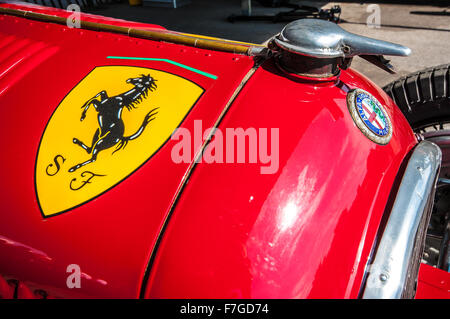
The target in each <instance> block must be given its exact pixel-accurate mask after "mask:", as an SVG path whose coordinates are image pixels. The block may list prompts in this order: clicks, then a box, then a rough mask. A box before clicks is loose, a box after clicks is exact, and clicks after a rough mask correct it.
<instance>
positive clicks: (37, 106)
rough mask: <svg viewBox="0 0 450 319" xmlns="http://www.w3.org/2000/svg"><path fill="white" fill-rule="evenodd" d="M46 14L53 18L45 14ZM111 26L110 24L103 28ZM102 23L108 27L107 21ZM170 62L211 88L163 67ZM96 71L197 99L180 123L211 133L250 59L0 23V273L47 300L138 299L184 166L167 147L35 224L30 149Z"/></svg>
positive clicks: (23, 22) (2, 18)
mask: <svg viewBox="0 0 450 319" xmlns="http://www.w3.org/2000/svg"><path fill="white" fill-rule="evenodd" d="M50 11H51V12H53V9H52V10H50ZM110 22H111V21H110ZM111 23H112V22H111ZM107 56H135V57H151V58H164V59H171V60H174V61H177V62H180V63H183V64H185V65H188V66H190V67H193V68H197V69H199V70H202V71H204V72H208V73H211V74H214V75H217V76H218V79H217V80H213V79H211V78H207V77H205V76H202V75H200V74H198V73H194V72H191V71H188V70H186V69H183V68H180V67H177V66H174V65H171V64H168V63H163V62H155V61H127V60H111V59H107V58H106V57H107ZM97 65H134V66H143V67H149V68H156V69H161V70H165V71H168V72H171V73H174V74H177V75H180V76H183V77H185V78H187V79H189V80H191V81H194V82H196V83H197V84H198V85H200V86H202V87H203V88H204V89H205V90H206V92H205V93H204V95H203V96H202V98H201V99H200V100H199V101H198V103H197V105H196V106H195V107H194V109H193V110H192V111H191V113H190V114H189V115H188V116H187V117H186V119H185V121H184V122H183V124H182V127H186V128H189V129H191V128H192V125H193V120H194V119H202V120H203V122H204V123H205V125H209V126H212V125H213V123H214V122H215V121H216V119H217V117H218V115H219V114H220V112H221V111H222V109H223V107H224V105H225V103H226V102H227V101H228V99H229V98H230V96H231V95H232V93H233V92H234V90H235V88H236V87H237V86H238V85H239V83H240V82H241V79H242V78H243V77H244V75H245V74H246V73H247V71H248V70H249V69H250V68H251V67H252V66H253V60H252V59H251V58H250V57H245V56H240V55H235V54H227V53H221V52H211V51H205V50H201V49H195V48H191V47H185V46H180V45H173V44H168V43H157V42H153V41H148V40H140V39H136V38H129V37H127V36H122V35H117V34H111V33H106V32H103V33H100V32H93V31H87V30H77V29H69V28H67V27H65V26H61V25H57V24H52V23H44V22H37V21H32V20H28V19H23V18H16V17H12V16H8V15H0V104H1V107H2V114H3V116H4V118H5V119H7V120H5V121H4V123H3V125H2V126H1V128H0V130H1V135H2V136H5V137H6V136H8V137H9V138H4V139H2V141H1V142H0V147H1V150H2V156H1V158H0V189H1V194H0V203H1V204H0V274H1V275H3V276H4V277H5V278H7V279H10V278H13V279H18V280H19V281H21V282H24V283H26V284H27V285H28V286H30V287H40V288H41V289H45V290H46V291H47V292H48V293H49V294H50V295H53V296H55V297H131V298H133V297H138V295H139V291H140V288H141V284H142V278H143V275H144V270H145V269H146V267H147V263H148V260H149V258H150V252H151V251H152V247H153V245H154V242H155V239H156V236H157V235H158V234H159V231H160V228H161V224H162V222H163V220H164V219H165V217H166V213H167V211H168V209H169V207H170V205H171V202H172V200H173V196H174V194H175V192H176V190H177V189H178V187H179V186H180V181H181V178H182V177H183V176H184V175H185V173H186V170H187V169H188V167H189V164H184V163H182V164H175V163H173V162H172V160H171V157H170V152H171V149H172V145H173V144H174V143H175V142H173V141H169V142H168V143H167V144H166V145H165V146H164V147H163V148H162V149H161V150H160V151H159V152H158V153H157V154H156V155H155V156H153V158H152V159H151V161H150V162H148V163H147V164H146V165H144V166H143V167H141V168H140V169H139V170H138V171H136V172H135V173H134V174H133V175H132V176H130V177H129V178H128V179H126V180H125V181H123V182H122V183H121V184H119V185H118V186H116V187H114V188H113V189H112V190H110V191H108V192H107V193H105V194H104V195H102V196H100V197H99V198H97V199H95V200H93V201H91V202H89V203H88V204H86V205H83V206H81V207H79V208H76V209H74V210H72V211H70V212H67V213H64V214H61V215H59V216H55V217H51V218H48V219H43V218H42V215H41V213H40V211H39V207H38V205H37V201H36V196H35V190H34V177H33V176H34V166H35V159H36V154H37V150H38V145H39V141H40V138H41V135H42V133H43V131H44V127H45V125H46V124H47V122H48V121H49V119H50V116H51V114H52V113H53V111H54V110H55V108H56V107H57V106H58V104H59V103H60V102H61V100H62V99H63V98H64V96H65V95H66V94H67V93H68V92H69V91H70V90H71V89H72V88H73V87H74V86H75V85H76V84H77V83H78V82H79V81H80V80H81V79H83V77H85V76H86V75H87V74H88V73H89V72H90V71H91V70H92V69H93V68H94V67H95V66H97ZM70 264H78V265H79V266H80V267H81V271H82V273H83V275H82V286H81V289H68V288H67V286H66V278H67V276H68V275H69V274H68V273H66V268H67V266H68V265H70Z"/></svg>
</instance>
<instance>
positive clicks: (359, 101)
mask: <svg viewBox="0 0 450 319" xmlns="http://www.w3.org/2000/svg"><path fill="white" fill-rule="evenodd" d="M347 106H348V110H349V111H350V114H351V115H352V118H353V121H354V122H355V123H356V125H357V126H358V128H359V129H360V130H361V132H363V134H364V135H365V136H367V138H369V139H370V140H371V141H373V142H375V143H377V144H381V145H385V144H388V143H389V141H390V140H391V137H392V124H391V120H390V119H389V116H388V114H387V112H386V111H385V110H384V108H383V106H382V105H381V103H380V102H378V100H377V99H376V98H374V97H373V96H372V95H371V94H370V93H368V92H366V91H364V90H361V89H355V90H352V91H350V92H349V93H348V95H347Z"/></svg>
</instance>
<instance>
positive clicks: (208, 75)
mask: <svg viewBox="0 0 450 319" xmlns="http://www.w3.org/2000/svg"><path fill="white" fill-rule="evenodd" d="M106 58H107V59H120V60H141V61H158V62H166V63H170V64H173V65H176V66H178V67H180V68H183V69H186V70H189V71H192V72H195V73H198V74H201V75H203V76H206V77H207V78H210V79H213V80H217V76H216V75H214V74H210V73H207V72H203V71H200V70H197V69H195V68H192V67H190V66H187V65H184V64H181V63H178V62H175V61H172V60H169V59H158V58H139V57H129V56H108V57H106Z"/></svg>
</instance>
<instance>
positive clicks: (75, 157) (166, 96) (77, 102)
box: [35, 66, 204, 217]
mask: <svg viewBox="0 0 450 319" xmlns="http://www.w3.org/2000/svg"><path fill="white" fill-rule="evenodd" d="M203 91H204V90H203V89H202V88H201V87H200V86H198V85H197V84H195V83H193V82H191V81H189V80H187V79H184V78H182V77H180V76H176V75H173V74H170V73H167V72H163V71H159V70H154V69H149V68H142V67H130V66H101V67H97V68H95V69H94V70H93V71H91V72H90V73H89V74H88V75H87V76H86V77H85V78H84V79H83V80H82V81H81V82H80V83H79V84H78V85H77V86H76V87H75V88H73V89H72V90H71V91H70V93H69V94H68V95H67V96H66V97H65V98H64V99H63V101H62V102H61V103H60V104H59V106H58V107H57V109H56V110H55V112H54V113H53V115H52V117H51V119H50V121H49V122H48V124H47V127H46V128H45V131H44V134H43V136H42V139H41V143H40V145H39V151H38V155H37V160H36V172H35V174H36V176H35V178H36V193H37V197H38V201H39V206H40V208H41V210H42V214H43V215H44V217H48V216H52V215H55V214H59V213H62V212H65V211H68V210H70V209H72V208H74V207H77V206H79V205H81V204H83V203H85V202H87V201H89V200H91V199H93V198H95V197H97V196H99V195H100V194H102V193H104V192H105V191H107V190H109V189H110V188H112V187H113V186H115V185H117V184H118V183H119V182H121V181H122V180H123V179H125V178H126V177H128V176H129V175H130V174H131V173H133V172H134V171H135V170H136V169H137V168H138V167H140V166H141V165H142V164H143V163H145V162H146V161H147V160H148V159H149V158H150V157H151V156H152V155H153V154H154V153H155V152H156V151H157V150H158V149H159V148H160V147H161V146H162V145H163V144H164V143H165V142H166V141H167V140H168V139H169V138H170V135H171V134H172V133H173V131H174V130H175V129H176V128H177V127H178V126H179V125H180V123H181V122H182V120H183V119H184V117H185V116H186V115H187V114H188V112H189V111H190V109H191V108H192V106H193V105H194V104H195V103H196V101H197V100H198V99H199V98H200V96H201V95H202V94H203Z"/></svg>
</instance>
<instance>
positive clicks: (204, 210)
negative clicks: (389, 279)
mask: <svg viewBox="0 0 450 319" xmlns="http://www.w3.org/2000/svg"><path fill="white" fill-rule="evenodd" d="M356 87H359V88H362V89H365V90H367V91H369V92H371V93H372V94H373V95H374V96H375V97H376V98H377V99H378V100H379V101H380V102H381V103H382V104H383V105H385V108H386V110H387V112H388V113H389V116H390V118H391V120H392V123H393V127H394V132H393V137H392V140H391V142H390V143H389V144H388V145H386V146H380V145H377V144H375V143H373V142H371V141H370V140H369V139H367V138H366V137H365V136H364V135H363V134H362V133H361V131H360V130H359V129H358V128H357V127H356V126H355V124H354V123H353V121H352V118H351V116H350V114H349V112H348V110H347V103H346V95H347V91H348V90H349V89H353V88H356ZM227 127H230V128H234V127H243V128H249V127H255V128H264V127H266V128H271V127H278V128H279V134H280V168H279V171H278V173H276V174H273V175H261V174H260V171H259V168H260V165H258V164H246V165H243V164H234V165H232V164H199V165H198V166H197V167H196V169H195V170H194V172H193V174H192V176H191V178H190V181H189V183H188V185H187V187H186V189H185V190H184V191H183V193H182V196H181V198H180V200H179V201H178V203H177V205H176V208H175V211H174V212H173V215H172V216H171V218H170V221H169V224H168V227H167V229H166V230H165V232H164V236H163V240H162V242H161V244H160V246H159V248H158V254H157V257H156V259H155V262H154V264H153V265H152V272H151V276H150V280H149V284H148V290H147V294H146V297H163V298H164V297H169V298H172V297H175V298H185V297H187V298H198V297H208V298H356V297H357V296H358V292H359V290H360V287H361V282H362V278H363V274H364V271H365V267H366V264H367V261H368V259H369V255H370V252H371V249H372V247H373V243H374V239H375V235H376V232H377V230H378V227H379V224H380V219H381V217H382V214H383V212H384V210H385V207H386V203H387V200H388V196H389V193H390V191H391V187H392V185H393V183H394V179H395V177H396V175H397V173H398V171H399V166H400V164H401V163H402V161H403V159H404V158H405V156H406V154H407V153H408V151H409V150H410V149H411V148H412V147H413V146H414V145H415V143H416V142H415V138H414V136H413V134H412V132H411V129H410V128H409V126H408V123H407V122H406V120H405V118H404V117H403V115H402V114H401V112H400V111H399V110H398V109H397V108H396V107H395V105H394V104H393V103H392V101H391V100H390V99H389V98H388V97H387V96H386V94H385V93H383V92H382V91H381V90H380V89H379V88H377V87H375V86H374V85H373V84H372V83H371V82H369V81H367V80H365V79H364V78H363V77H362V76H360V75H359V74H357V73H356V72H353V71H345V72H342V75H341V76H340V82H338V83H337V84H335V83H333V82H331V83H325V84H314V83H308V82H306V83H305V82H299V81H296V80H295V79H288V78H286V77H285V76H284V73H281V72H280V71H279V70H278V69H277V68H276V67H275V66H274V64H273V62H272V61H268V62H266V63H265V64H264V66H262V67H261V68H259V69H258V70H257V71H256V74H255V75H254V76H253V77H252V78H251V79H250V81H249V82H248V84H247V85H246V86H245V88H244V89H243V90H242V92H241V94H240V95H239V96H238V98H237V99H236V101H235V103H234V104H233V105H232V107H231V109H230V111H229V112H228V113H227V115H226V117H225V119H224V120H223V122H222V123H221V124H220V126H219V128H221V129H222V131H224V130H225V128H227Z"/></svg>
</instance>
